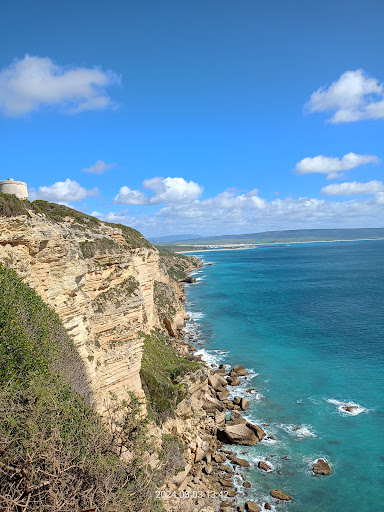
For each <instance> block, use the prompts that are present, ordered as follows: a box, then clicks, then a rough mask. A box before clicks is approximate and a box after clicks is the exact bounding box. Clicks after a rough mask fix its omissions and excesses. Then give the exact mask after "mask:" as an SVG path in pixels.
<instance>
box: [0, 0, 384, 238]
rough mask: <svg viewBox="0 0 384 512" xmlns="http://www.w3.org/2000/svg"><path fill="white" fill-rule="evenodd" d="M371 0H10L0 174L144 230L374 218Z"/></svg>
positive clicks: (383, 189)
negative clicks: (312, 0) (53, 0)
mask: <svg viewBox="0 0 384 512" xmlns="http://www.w3.org/2000/svg"><path fill="white" fill-rule="evenodd" d="M383 19H384V2H383V1H382V0H332V1H330V0H323V1H322V2H310V1H308V0H291V1H290V2H287V1H286V0H269V1H268V2H266V1H260V0H241V1H240V2H239V1H234V0H193V1H182V2H181V1H180V0H162V1H161V2H160V1H159V0H141V1H140V2H137V1H136V2H133V1H130V0H109V1H108V2H107V1H105V0H103V1H101V0H93V1H90V0H84V1H82V2H78V1H76V2H75V1H73V0H67V1H66V2H62V1H55V2H52V0H34V1H33V2H32V1H31V0H3V1H2V2H1V3H0V147H1V160H2V162H1V165H0V180H2V179H8V178H14V179H16V180H22V181H25V182H27V184H28V188H29V196H30V199H31V200H34V199H44V200H48V201H52V202H59V203H63V204H67V205H68V206H70V207H72V208H75V209H77V210H80V211H83V212H85V213H88V214H90V215H95V216H97V217H99V218H100V219H102V220H108V221H110V222H117V223H123V224H126V225H129V226H132V227H134V228H136V229H138V230H140V231H141V232H142V233H143V234H144V235H145V236H148V237H151V236H152V237H154V236H163V235H173V234H182V233H188V234H190V233H191V234H200V235H220V234H232V233H250V232H259V231H267V230H270V229H274V230H283V229H300V228H303V229H304V228H305V229H308V228H337V227H384V172H383V170H384V163H383V159H384V148H383V140H384V65H383V58H382V56H383V50H384V31H383V29H382V20H383Z"/></svg>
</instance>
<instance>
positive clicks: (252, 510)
mask: <svg viewBox="0 0 384 512" xmlns="http://www.w3.org/2000/svg"><path fill="white" fill-rule="evenodd" d="M245 510H247V511H248V512H260V511H261V508H260V507H259V505H258V504H257V503H255V502H254V501H246V502H245Z"/></svg>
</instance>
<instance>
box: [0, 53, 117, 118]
mask: <svg viewBox="0 0 384 512" xmlns="http://www.w3.org/2000/svg"><path fill="white" fill-rule="evenodd" d="M119 82H120V78H119V76H118V75H117V74H116V73H113V72H111V71H106V72H105V71H102V70H101V69H98V68H84V67H70V68H63V67H62V66H59V65H57V64H56V63H54V62H53V61H52V60H51V59H49V58H48V57H44V58H42V57H34V56H32V55H28V54H27V55H25V57H24V59H22V60H17V59H16V60H15V61H14V62H13V63H12V64H11V65H10V66H8V67H6V68H4V69H3V70H2V71H0V110H1V111H2V112H3V113H4V114H5V115H6V116H10V117H19V116H22V115H24V114H27V113H29V112H33V111H36V110H39V109H40V108H42V107H61V108H63V109H64V111H66V112H68V113H76V112H81V111H84V110H101V109H105V108H107V107H111V106H112V102H111V99H110V98H109V96H108V95H107V93H106V87H108V86H110V85H113V84H116V83H119Z"/></svg>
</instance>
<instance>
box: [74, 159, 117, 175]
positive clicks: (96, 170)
mask: <svg viewBox="0 0 384 512" xmlns="http://www.w3.org/2000/svg"><path fill="white" fill-rule="evenodd" d="M115 166H116V164H107V163H105V162H104V161H103V160H97V162H95V163H94V164H93V165H91V167H86V168H85V169H81V170H82V171H83V172H89V173H91V174H103V173H104V172H105V171H108V170H109V169H113V167H115Z"/></svg>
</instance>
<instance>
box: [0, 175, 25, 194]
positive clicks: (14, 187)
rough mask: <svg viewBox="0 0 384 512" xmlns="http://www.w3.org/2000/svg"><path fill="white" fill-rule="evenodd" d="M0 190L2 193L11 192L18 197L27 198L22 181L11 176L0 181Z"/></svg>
mask: <svg viewBox="0 0 384 512" xmlns="http://www.w3.org/2000/svg"><path fill="white" fill-rule="evenodd" d="M0 192H2V193H3V194H12V195H14V196H16V197H18V198H19V199H28V188H27V184H26V183H24V181H15V180H14V179H12V178H9V179H8V180H5V181H0Z"/></svg>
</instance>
